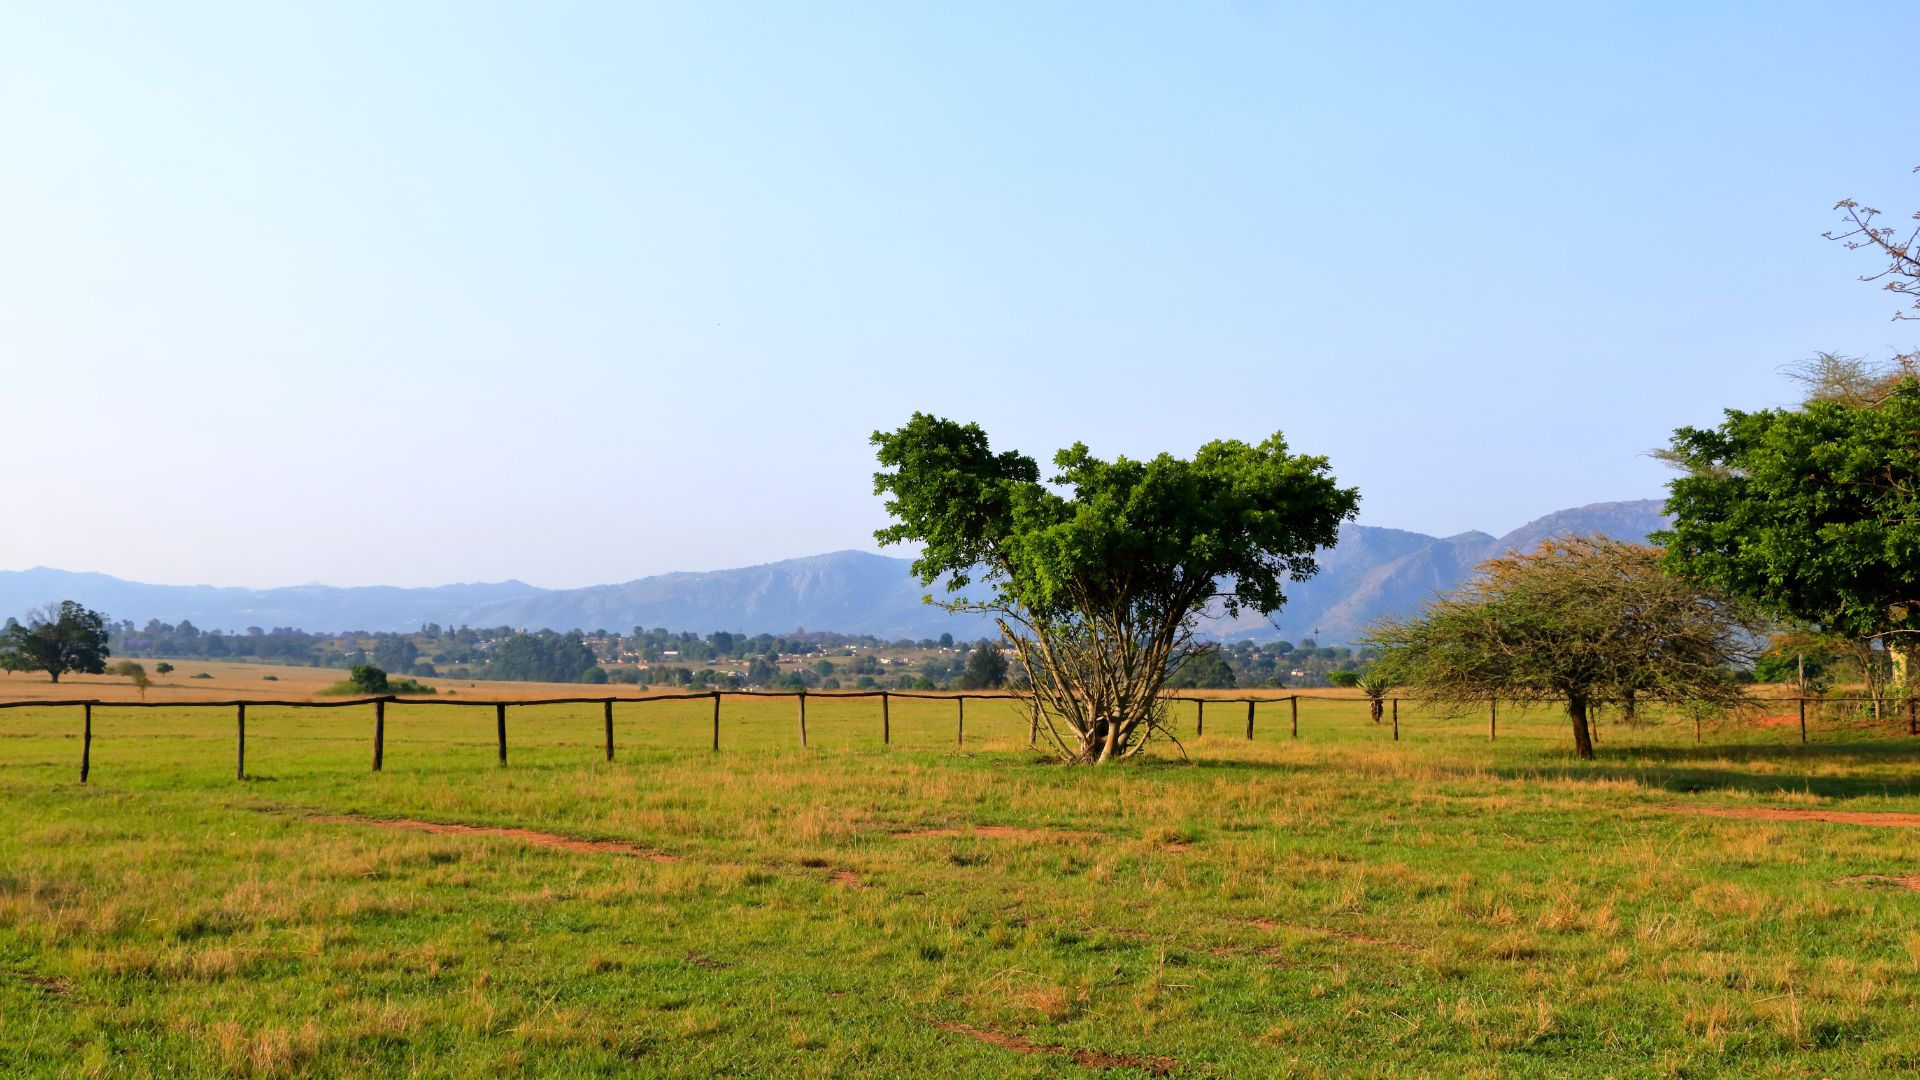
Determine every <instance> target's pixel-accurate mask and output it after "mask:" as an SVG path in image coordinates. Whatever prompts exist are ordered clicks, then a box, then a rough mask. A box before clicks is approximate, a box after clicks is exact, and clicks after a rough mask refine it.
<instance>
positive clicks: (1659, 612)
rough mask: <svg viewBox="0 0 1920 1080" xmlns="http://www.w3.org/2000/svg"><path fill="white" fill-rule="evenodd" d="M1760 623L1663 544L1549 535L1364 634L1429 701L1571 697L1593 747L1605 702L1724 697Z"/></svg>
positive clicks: (1581, 740) (1712, 701)
mask: <svg viewBox="0 0 1920 1080" xmlns="http://www.w3.org/2000/svg"><path fill="white" fill-rule="evenodd" d="M1753 630H1754V626H1753V624H1752V622H1751V621H1750V620H1748V619H1746V618H1743V617H1742V615H1741V614H1740V613H1739V612H1738V611H1737V609H1736V608H1735V607H1734V606H1733V605H1732V604H1730V603H1728V602H1727V601H1725V600H1724V599H1722V598H1720V597H1719V596H1717V595H1715V594H1714V593H1712V592H1709V591H1705V590H1702V589H1699V588H1696V587H1694V586H1692V585H1689V584H1687V583H1686V582H1684V581H1682V580H1680V579H1679V578H1675V577H1670V576H1668V575H1667V574H1665V573H1662V572H1661V568H1660V552H1659V551H1658V550H1656V549H1653V548H1647V547H1641V546H1639V545H1636V544H1623V543H1620V542H1618V541H1615V540H1609V539H1606V538H1604V537H1598V536H1585V537H1570V538H1567V539H1564V540H1550V541H1547V542H1546V543H1545V544H1542V545H1541V546H1540V548H1539V549H1538V550H1537V551H1535V552H1534V553H1533V554H1530V555H1509V556H1507V557H1505V558H1500V559H1492V560H1489V561H1488V562H1485V563H1482V564H1481V566H1480V573H1479V576H1477V577H1476V578H1474V579H1473V580H1472V581H1470V582H1468V583H1467V584H1466V585H1464V586H1463V587H1461V588H1460V589H1459V590H1458V591H1456V592H1455V593H1454V594H1452V595H1451V596H1447V597H1444V598H1441V599H1439V600H1436V601H1434V602H1432V603H1431V604H1429V605H1428V606H1427V609H1426V610H1425V611H1424V612H1422V613H1421V614H1420V615H1418V616H1416V617H1414V618H1411V619H1405V620H1387V621H1385V622H1383V623H1381V624H1379V625H1378V626H1376V627H1375V628H1374V630H1373V631H1372V632H1371V633H1370V634H1369V635H1368V640H1369V642H1370V643H1371V644H1372V645H1373V646H1374V647H1376V648H1377V649H1378V650H1379V654H1380V655H1379V660H1378V661H1377V662H1376V665H1375V668H1376V670H1379V671H1381V672H1382V673H1384V674H1386V675H1388V676H1389V677H1390V678H1392V679H1394V680H1396V681H1398V682H1400V683H1402V684H1405V685H1408V686H1410V687H1413V688H1414V692H1415V693H1416V694H1418V695H1419V696H1420V697H1423V698H1426V699H1428V700H1432V701H1437V702H1440V703H1443V704H1449V705H1458V706H1465V705H1468V704H1475V703H1479V702H1484V701H1486V700H1487V699H1489V698H1500V699H1502V700H1519V701H1549V700H1557V701H1561V702H1564V703H1565V704H1566V709H1567V717H1568V719H1570V720H1571V721H1572V723H1573V742H1574V748H1575V750H1576V751H1577V752H1578V753H1579V755H1580V756H1581V757H1583V758H1592V757H1593V734H1592V731H1591V730H1590V729H1589V727H1588V724H1587V714H1588V709H1589V708H1590V707H1591V706H1592V705H1593V704H1595V703H1596V702H1599V701H1605V700H1615V701H1620V700H1625V699H1626V696H1627V694H1628V693H1629V692H1631V693H1632V694H1633V696H1634V698H1635V700H1638V701H1659V702H1668V703H1676V704H1685V705H1691V706H1698V707H1728V706H1731V705H1733V704H1735V703H1737V702H1739V701H1740V700H1741V696H1742V695H1741V690H1740V687H1739V686H1738V685H1737V684H1736V683H1734V682H1733V680H1732V679H1731V677H1730V671H1729V669H1730V668H1731V667H1732V666H1733V665H1738V664H1742V663H1744V662H1745V661H1746V660H1747V659H1748V658H1749V651H1750V650H1749V645H1748V642H1750V641H1751V640H1753V639H1752V637H1751V636H1750V635H1751V634H1752V632H1753Z"/></svg>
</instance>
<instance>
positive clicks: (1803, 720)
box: [1800, 697, 1807, 745]
mask: <svg viewBox="0 0 1920 1080" xmlns="http://www.w3.org/2000/svg"><path fill="white" fill-rule="evenodd" d="M1806 741H1807V699H1806V698H1804V697H1803V698H1801V699H1800V742H1801V744H1802V745H1805V744H1806Z"/></svg>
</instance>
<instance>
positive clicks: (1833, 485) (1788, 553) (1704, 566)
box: [1654, 372, 1920, 684]
mask: <svg viewBox="0 0 1920 1080" xmlns="http://www.w3.org/2000/svg"><path fill="white" fill-rule="evenodd" d="M1865 385H1866V386H1868V387H1870V388H1877V390H1876V391H1875V392H1874V393H1873V394H1870V395H1868V396H1866V397H1865V398H1861V397H1859V396H1857V395H1846V396H1844V397H1835V396H1828V395H1822V396H1820V397H1818V398H1815V399H1814V400H1809V401H1808V402H1806V403H1805V404H1804V405H1802V406H1801V407H1800V408H1798V409H1767V410H1763V411H1760V412H1740V411H1738V410H1732V409H1729V410H1727V412H1726V420H1725V422H1723V423H1722V424H1721V425H1720V426H1719V427H1717V428H1712V429H1700V428H1691V427H1688V428H1681V429H1680V430H1678V431H1676V432H1674V435H1673V442H1672V445H1671V448H1670V450H1669V451H1668V452H1667V453H1666V454H1665V455H1663V456H1665V457H1666V458H1667V459H1668V460H1669V461H1670V462H1672V463H1673V464H1675V465H1677V466H1678V467H1680V468H1682V469H1683V470H1685V475H1684V476H1681V477H1679V478H1677V479H1675V480H1673V481H1672V482H1671V483H1670V484H1669V485H1668V498H1667V512H1668V513H1669V514H1671V515H1673V527H1672V528H1671V529H1669V530H1668V531H1666V532H1664V533H1660V534H1656V536H1655V537H1654V539H1655V542H1657V543H1661V544H1664V545H1666V549H1667V553H1666V565H1667V567H1668V568H1669V569H1670V570H1672V571H1673V572H1675V573H1677V574H1679V575H1681V576H1683V577H1686V578H1688V579H1690V580H1692V581H1695V582H1699V583H1701V584H1704V585H1709V586H1712V587H1714V588H1717V589H1719V590H1721V591H1723V592H1725V593H1727V594H1729V595H1732V596H1738V597H1742V598H1744V599H1747V600H1749V601H1751V602H1752V603H1754V604H1755V605H1757V606H1758V607H1760V608H1761V609H1762V610H1764V611H1766V612H1767V613H1768V614H1771V615H1773V616H1775V617H1777V618H1782V619H1791V620H1797V621H1800V622H1804V623H1807V624H1811V625H1812V626H1814V627H1817V628H1818V629H1820V630H1822V631H1825V632H1827V633H1831V634H1835V635H1838V636H1841V637H1845V638H1851V639H1855V640H1858V641H1862V642H1866V641H1871V640H1873V639H1876V638H1878V639H1882V640H1884V641H1885V642H1886V643H1887V645H1888V651H1889V652H1890V653H1891V654H1892V656H1893V659H1894V671H1895V680H1896V682H1900V683H1903V684H1904V683H1905V682H1906V681H1907V668H1908V665H1907V664H1906V663H1905V661H1906V658H1907V657H1908V655H1909V654H1910V653H1911V651H1912V649H1913V647H1914V644H1913V643H1914V642H1915V639H1916V635H1920V381H1916V380H1915V379H1914V378H1913V377H1912V376H1911V375H1907V374H1901V373H1898V372H1891V373H1886V372H1883V373H1881V374H1880V375H1879V376H1876V377H1874V378H1873V379H1871V380H1868V381H1867V382H1866V383H1865Z"/></svg>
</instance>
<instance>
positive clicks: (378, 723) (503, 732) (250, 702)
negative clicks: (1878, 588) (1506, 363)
mask: <svg viewBox="0 0 1920 1080" xmlns="http://www.w3.org/2000/svg"><path fill="white" fill-rule="evenodd" d="M727 697H749V698H754V697H757V698H791V699H794V700H795V701H796V702H797V708H796V711H795V721H796V725H797V728H798V738H799V745H801V746H802V747H805V746H806V745H807V700H808V699H809V698H813V699H816V700H819V699H825V700H849V699H859V698H879V699H880V742H881V745H883V746H890V745H892V742H893V723H892V713H891V710H890V708H889V705H890V703H891V701H892V699H894V698H908V699H917V700H923V701H951V702H953V703H954V744H955V745H956V746H964V745H965V744H966V739H967V702H968V701H969V700H975V701H978V700H994V701H1005V700H1008V699H1010V698H1013V697H1014V695H1012V694H1006V693H984V694H982V693H972V694H969V693H918V692H913V691H902V690H866V691H842V692H833V693H821V694H815V693H806V692H803V691H767V690H724V691H722V690H714V691H702V692H699V693H689V694H652V695H648V696H644V697H562V698H520V699H514V700H479V699H474V698H465V699H461V700H458V701H455V700H451V699H446V698H420V697H400V696H398V695H392V694H388V695H382V696H378V697H361V698H351V699H347V700H343V701H299V700H270V699H246V700H232V701H111V702H109V701H102V700H99V699H94V698H82V699H71V700H59V701H53V700H25V701H0V709H18V708H41V709H45V708H77V709H79V710H80V723H81V738H80V782H81V783H83V784H84V783H86V782H87V776H88V773H89V772H90V771H91V767H92V752H93V711H94V709H96V708H113V709H232V710H234V727H235V743H234V775H235V777H236V778H237V779H241V780H244V779H246V777H247V710H248V709H249V708H262V707H272V708H291V709H341V708H354V707H362V706H372V708H373V771H374V772H379V771H381V769H382V767H383V766H384V764H385V759H386V737H387V706H388V705H390V704H405V705H408V706H414V705H419V706H450V707H453V708H467V709H473V708H490V709H492V710H493V714H494V734H495V740H496V743H497V746H498V752H499V759H500V764H501V765H503V766H504V765H506V763H507V710H508V709H509V708H525V707H531V706H547V705H598V706H600V707H601V717H602V722H603V728H604V733H605V754H606V759H607V760H608V761H612V760H614V706H615V705H616V704H621V705H639V704H646V703H648V702H659V701H711V702H712V703H713V710H712V731H711V735H712V740H711V749H712V750H713V751H714V752H718V751H719V749H720V731H721V725H720V704H721V699H723V698H727ZM1303 699H1304V700H1307V701H1341V702H1349V703H1352V704H1354V705H1365V706H1371V704H1372V702H1371V701H1370V700H1369V699H1367V698H1350V697H1338V698H1336V697H1324V696H1319V695H1301V694H1290V695H1287V696H1284V697H1259V698H1254V697H1240V698H1235V697H1187V696H1183V695H1169V697H1168V699H1167V700H1168V701H1169V702H1170V703H1172V702H1193V703H1194V734H1195V735H1196V736H1200V735H1204V734H1205V733H1206V725H1207V710H1208V706H1213V707H1214V708H1215V710H1216V715H1219V711H1220V710H1225V709H1228V708H1233V712H1234V717H1233V718H1234V719H1240V718H1241V716H1242V715H1244V720H1245V737H1246V738H1247V739H1249V740H1251V739H1252V738H1253V736H1254V718H1255V709H1256V708H1257V707H1258V706H1260V705H1267V706H1270V707H1277V706H1281V705H1284V706H1286V708H1287V729H1288V735H1289V737H1291V738H1299V737H1300V702H1301V701H1302V700H1303ZM1401 700H1403V699H1401V698H1399V697H1389V698H1385V699H1383V700H1382V701H1381V702H1380V704H1381V706H1382V712H1383V713H1385V714H1387V715H1386V716H1384V717H1381V719H1390V720H1391V728H1390V730H1391V731H1392V738H1393V741H1395V742H1398V741H1399V740H1400V702H1401ZM1885 704H1886V705H1888V706H1897V707H1899V708H1900V709H1902V710H1904V716H1903V719H1904V720H1905V726H1906V728H1907V732H1908V734H1910V735H1920V715H1917V714H1916V711H1915V699H1913V698H1911V697H1909V698H1904V699H1899V700H1898V701H1888V702H1886V703H1885ZM1752 705H1753V706H1757V707H1761V708H1765V707H1776V708H1779V707H1785V706H1788V705H1792V706H1794V707H1795V709H1796V713H1797V719H1798V723H1799V733H1800V741H1801V742H1802V743H1805V742H1806V741H1807V738H1808V736H1807V709H1808V707H1809V706H1810V705H1811V706H1816V707H1834V706H1840V707H1846V706H1850V705H1857V706H1859V707H1861V708H1863V709H1864V708H1869V707H1872V706H1874V705H1875V703H1874V702H1873V701H1872V699H1870V698H1851V697H1782V698H1764V699H1755V700H1754V701H1753V702H1752ZM1242 710H1244V713H1242ZM1595 711H1596V713H1597V711H1598V710H1597V708H1596V710H1595ZM1876 715H1877V713H1876ZM1229 723H1232V720H1230V721H1229ZM1693 725H1694V741H1695V742H1700V741H1702V740H1703V739H1704V734H1703V730H1702V720H1701V718H1700V717H1699V716H1698V715H1696V716H1694V718H1693ZM1383 726H1385V725H1383ZM1039 730H1040V716H1039V714H1038V713H1037V712H1031V713H1030V715H1029V726H1028V739H1027V741H1028V743H1029V744H1032V743H1034V742H1036V741H1037V739H1038V737H1039ZM1499 732H1500V703H1499V702H1498V701H1489V702H1487V738H1488V739H1489V740H1493V739H1497V738H1498V737H1499Z"/></svg>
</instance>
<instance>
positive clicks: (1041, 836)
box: [893, 825, 1092, 840]
mask: <svg viewBox="0 0 1920 1080" xmlns="http://www.w3.org/2000/svg"><path fill="white" fill-rule="evenodd" d="M893 835H895V836H898V837H901V838H903V839H912V838H915V837H921V836H984V837H988V838H990V839H995V840H1085V839H1087V838H1088V837H1089V836H1091V835H1092V834H1091V833H1082V832H1069V831H1067V830H1065V829H1018V828H1015V827H1013V826H1011V825H969V826H963V827H960V828H940V829H903V830H901V831H900V832H896V833H894V834H893Z"/></svg>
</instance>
